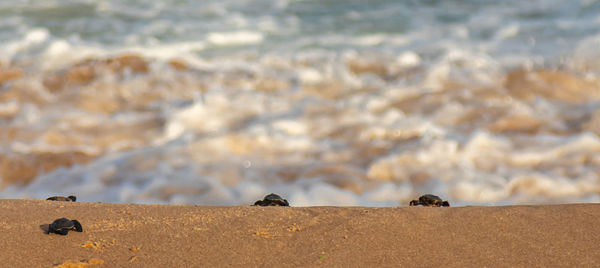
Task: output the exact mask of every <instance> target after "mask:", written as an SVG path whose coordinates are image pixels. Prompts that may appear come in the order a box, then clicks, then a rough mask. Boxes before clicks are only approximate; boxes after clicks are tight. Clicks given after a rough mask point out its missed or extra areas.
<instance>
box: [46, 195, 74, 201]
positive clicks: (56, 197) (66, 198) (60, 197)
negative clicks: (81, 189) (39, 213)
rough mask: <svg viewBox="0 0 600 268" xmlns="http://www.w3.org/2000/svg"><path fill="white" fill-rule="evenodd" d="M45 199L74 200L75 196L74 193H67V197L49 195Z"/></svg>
mask: <svg viewBox="0 0 600 268" xmlns="http://www.w3.org/2000/svg"><path fill="white" fill-rule="evenodd" d="M46 200H51V201H67V202H75V200H77V197H76V196H74V195H69V196H67V197H64V196H51V197H48V198H46Z"/></svg>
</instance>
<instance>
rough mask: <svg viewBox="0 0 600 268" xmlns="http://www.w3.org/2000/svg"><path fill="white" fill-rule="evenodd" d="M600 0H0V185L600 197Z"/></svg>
mask: <svg viewBox="0 0 600 268" xmlns="http://www.w3.org/2000/svg"><path fill="white" fill-rule="evenodd" d="M599 74H600V2H598V1H594V0H580V1H559V0H536V1H475V0H473V1H470V0H444V1H441V0H440V1H435V0H418V1H417V0H414V1H392V0H374V1H346V0H345V1H342V0H326V1H308V0H305V1H301V0H296V1H294V0H253V1H244V0H235V1H234V0H226V1H223V0H219V1H216V0H210V1H183V0H166V1H143V0H119V1H117V0H102V1H97V0H94V1H92V0H89V1H87V0H72V1H58V0H56V1H16V0H5V1H2V2H0V129H1V130H0V197H2V198H45V197H48V196H50V195H59V194H62V195H70V194H75V195H77V196H78V200H81V201H89V202H128V203H129V202H131V203H165V204H180V203H183V204H202V205H244V204H251V203H253V201H255V200H256V199H259V198H262V197H263V196H264V195H266V194H268V193H270V192H276V193H280V194H281V195H283V196H284V197H286V198H287V199H288V200H289V201H290V203H291V204H292V205H295V206H311V205H341V206H354V205H363V206H397V205H407V204H408V202H409V201H410V200H411V199H414V198H416V197H418V196H419V195H421V194H424V193H434V194H438V195H440V196H442V197H443V198H445V199H448V200H450V203H451V204H452V205H508V204H532V203H564V202H599V201H600V138H599V137H598V135H599V134H600V102H599V100H600V82H599V80H598V79H599V78H598V75H599Z"/></svg>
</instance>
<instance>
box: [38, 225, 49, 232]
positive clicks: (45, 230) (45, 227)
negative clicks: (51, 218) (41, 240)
mask: <svg viewBox="0 0 600 268" xmlns="http://www.w3.org/2000/svg"><path fill="white" fill-rule="evenodd" d="M40 229H42V231H44V233H45V234H47V233H48V230H50V224H42V225H40Z"/></svg>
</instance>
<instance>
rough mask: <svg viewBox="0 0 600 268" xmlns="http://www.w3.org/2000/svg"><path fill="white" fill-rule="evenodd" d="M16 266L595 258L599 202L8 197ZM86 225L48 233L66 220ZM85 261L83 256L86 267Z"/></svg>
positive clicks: (505, 262)
mask: <svg viewBox="0 0 600 268" xmlns="http://www.w3.org/2000/svg"><path fill="white" fill-rule="evenodd" d="M0 211H1V214H2V218H0V229H1V230H0V248H2V251H0V259H1V260H3V265H5V266H6V267H51V266H53V265H59V264H65V266H63V267H68V266H66V264H75V263H78V265H80V266H79V267H86V265H87V264H90V263H91V264H97V265H93V266H92V267H200V266H215V265H216V266H242V265H243V266H251V267H254V266H280V267H286V266H344V267H348V266H363V267H365V266H372V265H378V266H388V267H389V266H399V265H402V266H403V267H433V266H442V267H465V266H467V267H482V266H521V267H522V266H530V265H534V266H545V267H548V266H563V267H572V266H579V267H585V266H587V267H590V266H593V265H597V260H600V250H598V244H600V232H599V231H598V219H599V218H600V204H568V205H543V206H506V207H451V208H426V207H388V208H368V207H289V208H287V207H249V206H239V207H205V206H192V205H186V206H177V205H132V204H100V203H79V202H78V203H68V202H53V201H41V200H0ZM61 217H67V218H70V219H77V220H79V221H80V222H81V224H82V225H83V229H84V232H82V233H78V232H70V233H69V234H68V235H67V236H60V235H56V234H50V235H46V234H45V233H44V229H45V228H47V224H49V223H51V222H52V221H53V220H54V219H56V218H61ZM75 267H77V266H75Z"/></svg>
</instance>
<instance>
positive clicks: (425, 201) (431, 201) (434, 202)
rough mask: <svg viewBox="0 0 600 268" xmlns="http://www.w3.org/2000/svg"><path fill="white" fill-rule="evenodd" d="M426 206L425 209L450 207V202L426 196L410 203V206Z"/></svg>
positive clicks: (429, 195)
mask: <svg viewBox="0 0 600 268" xmlns="http://www.w3.org/2000/svg"><path fill="white" fill-rule="evenodd" d="M418 205H421V206H425V207H449V206H450V203H448V201H442V199H441V198H440V197H439V196H437V195H432V194H426V195H423V196H421V197H419V200H413V201H410V203H409V206H418Z"/></svg>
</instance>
